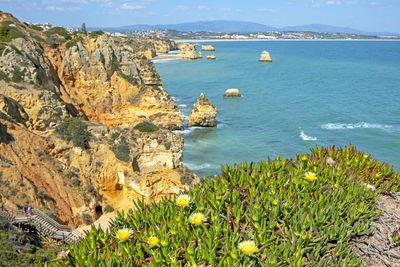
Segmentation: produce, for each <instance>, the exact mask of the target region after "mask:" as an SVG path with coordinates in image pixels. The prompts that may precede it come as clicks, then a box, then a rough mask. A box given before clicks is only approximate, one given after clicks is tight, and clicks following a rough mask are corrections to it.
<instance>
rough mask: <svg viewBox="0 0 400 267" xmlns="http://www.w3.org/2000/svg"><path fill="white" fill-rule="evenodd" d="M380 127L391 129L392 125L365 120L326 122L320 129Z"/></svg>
mask: <svg viewBox="0 0 400 267" xmlns="http://www.w3.org/2000/svg"><path fill="white" fill-rule="evenodd" d="M359 128H362V129H381V130H388V129H392V128H393V126H392V125H384V124H378V123H366V122H358V123H327V124H324V125H322V129H326V130H346V129H350V130H351V129H359Z"/></svg>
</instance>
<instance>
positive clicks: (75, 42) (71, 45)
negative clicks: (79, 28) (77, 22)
mask: <svg viewBox="0 0 400 267" xmlns="http://www.w3.org/2000/svg"><path fill="white" fill-rule="evenodd" d="M79 41H80V39H78V38H74V39H71V40H69V41H68V42H67V43H66V45H65V47H66V48H67V49H68V48H71V47H73V46H76V45H77V44H78V42H79Z"/></svg>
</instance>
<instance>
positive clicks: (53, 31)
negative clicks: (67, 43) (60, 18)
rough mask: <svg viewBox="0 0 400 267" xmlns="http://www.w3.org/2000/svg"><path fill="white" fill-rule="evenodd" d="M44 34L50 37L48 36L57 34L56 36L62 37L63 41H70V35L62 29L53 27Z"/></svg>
mask: <svg viewBox="0 0 400 267" xmlns="http://www.w3.org/2000/svg"><path fill="white" fill-rule="evenodd" d="M45 34H46V35H47V36H50V35H53V34H58V35H61V36H62V37H64V38H65V39H70V38H71V34H70V33H69V32H68V31H67V30H66V29H64V28H63V27H53V28H51V29H49V30H47V31H46V32H45Z"/></svg>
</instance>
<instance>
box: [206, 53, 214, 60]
mask: <svg viewBox="0 0 400 267" xmlns="http://www.w3.org/2000/svg"><path fill="white" fill-rule="evenodd" d="M207 59H213V60H214V59H216V57H215V55H214V54H211V55H208V56H207Z"/></svg>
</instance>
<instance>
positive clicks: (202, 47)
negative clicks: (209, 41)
mask: <svg viewBox="0 0 400 267" xmlns="http://www.w3.org/2000/svg"><path fill="white" fill-rule="evenodd" d="M201 50H203V51H215V48H214V47H213V46H212V45H202V46H201Z"/></svg>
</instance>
